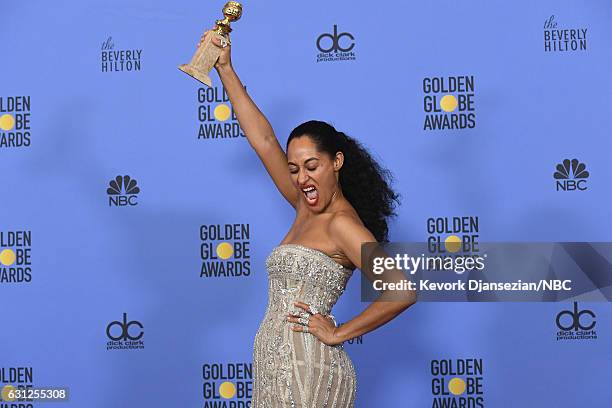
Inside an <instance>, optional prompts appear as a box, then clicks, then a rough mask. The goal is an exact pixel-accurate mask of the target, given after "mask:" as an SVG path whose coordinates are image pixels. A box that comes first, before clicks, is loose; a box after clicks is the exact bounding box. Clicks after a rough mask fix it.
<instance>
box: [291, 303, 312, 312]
mask: <svg viewBox="0 0 612 408" xmlns="http://www.w3.org/2000/svg"><path fill="white" fill-rule="evenodd" d="M293 304H294V305H296V306H297V307H299V308H301V309H304V310H305V311H307V312H310V305H308V304H306V303H304V302H300V301H296V302H293Z"/></svg>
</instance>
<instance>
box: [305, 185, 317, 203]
mask: <svg viewBox="0 0 612 408" xmlns="http://www.w3.org/2000/svg"><path fill="white" fill-rule="evenodd" d="M302 192H303V193H304V196H305V197H306V203H308V205H317V202H318V201H319V192H318V191H317V189H316V188H315V187H314V186H312V185H311V186H306V187H304V188H303V189H302Z"/></svg>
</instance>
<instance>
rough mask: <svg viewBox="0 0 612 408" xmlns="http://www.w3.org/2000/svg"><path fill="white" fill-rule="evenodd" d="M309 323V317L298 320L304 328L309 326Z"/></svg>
mask: <svg viewBox="0 0 612 408" xmlns="http://www.w3.org/2000/svg"><path fill="white" fill-rule="evenodd" d="M309 321H310V318H308V317H300V318H299V319H298V323H299V324H301V325H304V326H308V323H309Z"/></svg>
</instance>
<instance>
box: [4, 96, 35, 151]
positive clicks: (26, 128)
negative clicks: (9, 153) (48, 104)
mask: <svg viewBox="0 0 612 408" xmlns="http://www.w3.org/2000/svg"><path fill="white" fill-rule="evenodd" d="M30 132H31V128H30V97H29V96H6V97H2V96H0V149H2V148H12V147H29V146H30V137H31V133H30Z"/></svg>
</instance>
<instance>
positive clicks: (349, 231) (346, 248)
mask: <svg viewBox="0 0 612 408" xmlns="http://www.w3.org/2000/svg"><path fill="white" fill-rule="evenodd" d="M328 228H329V236H330V237H331V239H332V240H333V241H334V244H335V245H337V247H338V249H339V250H340V252H341V253H343V254H344V256H345V257H346V258H348V259H349V260H350V261H351V263H352V264H353V265H355V266H356V267H357V268H361V244H362V243H364V242H372V241H375V240H376V239H375V238H374V236H373V235H372V233H371V232H370V231H369V230H368V229H367V228H366V226H365V225H364V224H363V222H362V221H361V219H360V218H359V216H358V215H357V214H356V213H355V212H354V211H337V212H336V213H334V214H333V215H332V217H331V219H330V221H329V226H328Z"/></svg>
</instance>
